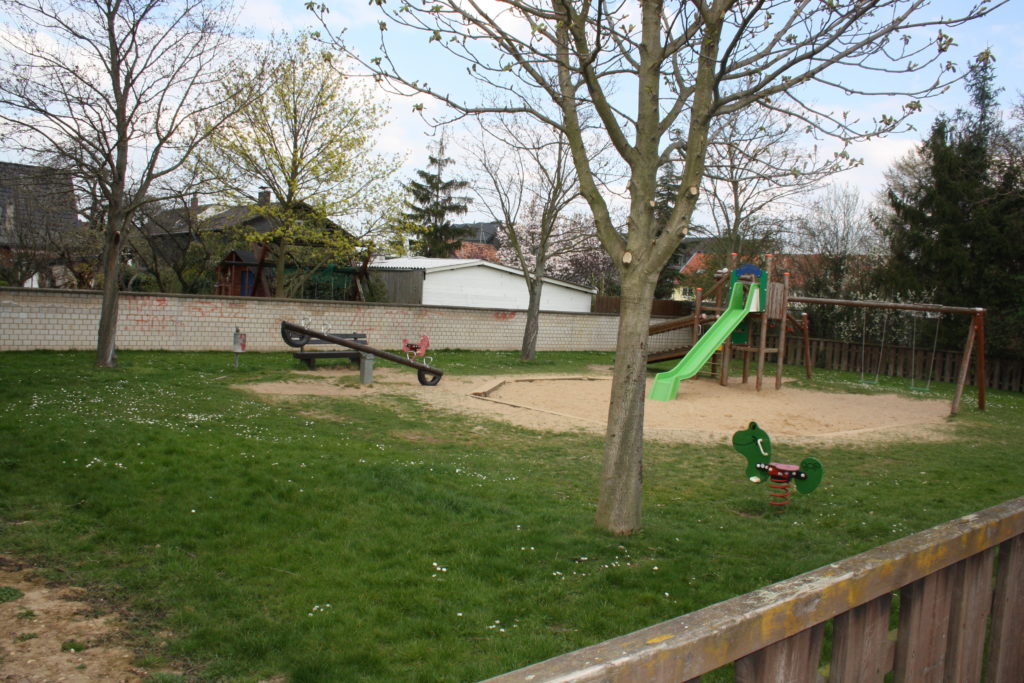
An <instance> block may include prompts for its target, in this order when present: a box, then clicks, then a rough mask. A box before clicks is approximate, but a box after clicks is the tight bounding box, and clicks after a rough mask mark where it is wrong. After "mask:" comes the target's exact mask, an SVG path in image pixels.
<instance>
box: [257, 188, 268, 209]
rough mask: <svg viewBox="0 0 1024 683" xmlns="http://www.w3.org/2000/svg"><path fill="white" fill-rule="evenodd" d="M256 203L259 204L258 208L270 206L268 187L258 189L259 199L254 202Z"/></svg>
mask: <svg viewBox="0 0 1024 683" xmlns="http://www.w3.org/2000/svg"><path fill="white" fill-rule="evenodd" d="M256 203H257V204H259V205H260V206H267V205H268V204H270V188H269V187H261V188H260V194H259V199H257V200H256Z"/></svg>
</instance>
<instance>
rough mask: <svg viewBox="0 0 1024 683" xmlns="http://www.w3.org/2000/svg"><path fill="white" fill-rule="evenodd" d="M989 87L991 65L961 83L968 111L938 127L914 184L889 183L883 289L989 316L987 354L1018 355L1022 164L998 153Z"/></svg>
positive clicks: (1023, 260)
mask: <svg viewBox="0 0 1024 683" xmlns="http://www.w3.org/2000/svg"><path fill="white" fill-rule="evenodd" d="M994 79H995V74H994V66H993V63H992V60H991V59H990V58H986V57H985V56H983V57H982V58H979V60H978V61H977V62H975V63H974V64H973V65H972V66H971V70H970V72H969V73H968V76H967V89H968V92H969V93H970V96H971V108H970V109H963V110H959V111H957V112H956V114H955V115H954V116H952V117H946V116H940V117H939V118H938V119H937V120H936V121H935V123H934V125H933V126H932V129H931V132H930V134H929V136H928V139H927V140H925V141H924V143H923V144H922V147H921V149H920V150H919V152H918V160H919V164H920V166H919V167H918V168H917V169H915V170H914V173H913V177H911V178H903V179H902V182H899V181H898V180H897V179H894V178H890V182H889V186H888V189H887V203H888V205H889V208H890V209H891V212H890V213H889V215H888V217H887V218H886V219H885V221H884V223H883V224H882V226H881V227H882V228H883V231H884V232H885V234H886V235H887V237H888V239H889V244H890V249H891V256H890V262H889V266H888V268H887V269H886V270H885V271H883V278H884V282H883V284H885V285H887V289H889V290H890V293H891V294H907V295H908V296H910V297H914V298H920V296H921V295H922V293H924V295H925V296H930V297H931V299H932V301H934V302H935V303H942V304H947V305H953V306H971V307H974V306H979V307H984V308H987V309H989V316H988V322H989V324H988V332H989V334H988V339H989V343H990V346H991V347H992V348H993V350H998V351H1003V352H1011V353H1022V352H1024V348H1022V342H1021V339H1022V338H1024V320H1022V316H1021V313H1020V303H1019V294H1018V292H1020V291H1021V287H1022V286H1024V276H1022V267H1024V244H1022V241H1021V239H1020V236H1021V234H1024V211H1022V209H1024V187H1022V183H1021V171H1022V169H1021V168H1020V164H1019V159H1020V156H1019V155H1006V154H1002V153H1000V151H999V150H1000V141H1005V140H1006V135H1007V131H1005V130H1004V129H1003V126H1002V123H1001V117H1000V115H999V109H998V104H997V97H998V94H999V90H998V89H996V88H995V86H994ZM1015 159H1016V161H1015ZM956 335H959V337H960V339H962V336H963V335H962V329H959V330H957V332H956ZM943 342H944V343H945V344H947V345H948V344H955V343H956V336H953V335H951V336H950V337H947V338H946V339H944V340H943Z"/></svg>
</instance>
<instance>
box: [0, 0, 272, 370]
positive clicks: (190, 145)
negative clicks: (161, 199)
mask: <svg viewBox="0 0 1024 683" xmlns="http://www.w3.org/2000/svg"><path fill="white" fill-rule="evenodd" d="M0 9H2V10H3V14H4V15H5V17H6V19H5V20H4V27H3V29H4V30H3V31H2V35H0V137H2V139H3V142H4V145H5V146H6V147H8V148H10V149H15V150H17V151H19V152H20V153H23V154H27V155H30V156H36V157H43V158H47V159H49V160H52V161H56V163H58V164H59V165H60V166H61V167H63V168H66V169H68V170H69V171H70V172H72V173H73V174H74V175H75V176H76V177H77V178H78V180H79V181H81V182H82V183H84V184H85V185H87V186H89V187H91V188H94V189H95V190H96V191H97V194H98V198H99V199H100V201H101V203H102V207H103V208H102V211H101V214H102V216H103V226H102V227H103V235H104V256H103V306H102V310H101V314H100V323H99V334H98V343H97V348H96V364H97V365H98V366H112V365H114V363H115V358H114V342H115V334H116V329H117V300H118V283H119V279H120V278H119V266H120V252H121V248H122V245H123V243H124V239H123V236H126V235H127V232H128V230H129V228H130V224H131V220H132V216H133V214H134V213H135V212H136V211H138V210H139V207H140V206H142V205H143V204H145V203H146V202H148V201H152V200H154V199H155V198H154V197H153V196H151V194H150V189H151V187H152V186H153V184H154V181H156V180H157V179H159V178H161V177H163V176H165V175H166V174H168V173H171V172H173V171H174V170H175V169H176V168H178V167H179V166H180V165H181V164H182V163H183V160H184V159H185V158H186V157H187V156H188V154H189V153H190V152H191V151H192V150H193V149H194V148H195V146H196V145H197V144H198V143H199V142H200V141H201V140H202V139H204V138H205V136H206V135H208V134H209V132H210V131H211V130H213V129H215V128H216V127H217V125H218V124H219V123H220V119H219V118H216V117H211V116H209V114H210V112H212V111H214V105H216V104H217V102H215V101H214V100H213V99H212V98H210V97H208V95H209V93H210V92H211V91H212V88H213V86H215V85H217V84H219V83H220V73H219V69H218V66H219V65H223V64H224V63H226V62H228V61H230V58H231V54H232V50H233V48H232V45H231V36H230V33H231V30H232V26H233V19H234V16H233V9H232V7H231V5H230V4H229V3H228V2H225V1H222V0H0ZM257 94H258V93H252V94H251V96H256V95H257ZM227 114H230V112H224V111H222V110H221V111H220V112H219V114H218V116H224V115H227Z"/></svg>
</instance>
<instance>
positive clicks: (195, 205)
mask: <svg viewBox="0 0 1024 683" xmlns="http://www.w3.org/2000/svg"><path fill="white" fill-rule="evenodd" d="M198 211H199V195H198V194H196V193H194V192H193V193H192V213H197V212H198Z"/></svg>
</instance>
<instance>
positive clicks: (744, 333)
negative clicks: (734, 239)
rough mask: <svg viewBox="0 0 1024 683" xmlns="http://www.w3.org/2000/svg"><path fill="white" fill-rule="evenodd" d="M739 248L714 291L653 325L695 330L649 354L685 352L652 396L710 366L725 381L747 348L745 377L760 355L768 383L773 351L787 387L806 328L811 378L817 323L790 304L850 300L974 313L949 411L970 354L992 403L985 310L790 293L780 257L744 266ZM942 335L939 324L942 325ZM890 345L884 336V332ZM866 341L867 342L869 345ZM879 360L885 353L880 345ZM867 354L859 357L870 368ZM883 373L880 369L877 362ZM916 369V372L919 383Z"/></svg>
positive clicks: (888, 307)
mask: <svg viewBox="0 0 1024 683" xmlns="http://www.w3.org/2000/svg"><path fill="white" fill-rule="evenodd" d="M737 260H738V256H737V254H735V253H734V254H732V255H731V256H730V264H729V268H728V269H724V270H723V271H722V272H721V273H720V274H719V277H718V279H717V281H716V282H715V284H714V285H713V286H712V287H711V288H709V289H708V291H707V292H704V291H702V290H701V289H700V288H698V289H697V291H696V296H695V299H694V302H693V310H692V312H691V314H690V315H688V316H686V317H684V318H679V319H677V320H671V321H668V322H663V323H658V324H656V325H652V326H651V327H650V328H649V330H648V334H649V335H651V336H654V335H658V334H664V333H667V332H673V331H676V330H680V329H688V330H689V331H690V338H691V343H690V344H689V345H688V346H684V347H680V348H675V349H670V350H667V351H659V352H655V353H652V354H650V355H649V356H648V357H647V362H648V363H656V362H660V361H666V360H674V359H677V358H680V359H682V360H681V361H680V362H679V364H677V365H676V367H675V368H673V369H672V370H670V371H668V372H665V373H659V374H658V375H657V376H656V377H655V384H654V387H653V388H652V391H651V395H650V398H651V399H653V400H661V401H669V400H672V399H674V398H675V397H676V391H677V389H678V385H679V382H680V381H682V380H684V379H689V378H690V377H694V376H696V375H697V374H698V373H699V372H700V371H702V370H704V369H705V368H706V367H708V368H710V372H711V374H712V375H716V376H717V377H718V380H719V382H720V383H721V384H722V385H723V386H725V385H726V384H728V381H729V369H730V365H731V361H732V359H733V357H734V354H742V360H743V370H742V375H743V382H744V383H746V382H748V381H749V378H750V372H751V367H750V365H751V361H752V360H756V366H755V370H754V376H755V384H756V387H757V390H758V391H760V390H761V386H762V384H763V380H764V367H765V361H766V357H767V356H768V354H773V355H774V357H775V361H776V366H775V388H776V389H779V388H781V387H782V373H783V366H784V363H785V358H786V342H787V333H788V332H791V331H799V332H800V334H801V336H802V341H803V349H802V350H803V353H802V354H800V355H801V356H802V360H803V365H804V369H805V372H806V374H807V378H808V379H810V378H811V376H812V368H813V366H814V362H813V359H812V357H811V342H810V322H809V319H808V316H807V313H805V312H797V313H795V312H793V311H790V310H789V309H790V305H791V304H795V305H797V306H805V305H810V304H814V305H826V306H851V307H858V308H864V309H879V310H883V311H909V312H912V313H915V314H919V315H920V314H927V315H946V314H950V315H969V316H971V322H970V324H969V326H968V331H967V337H966V340H965V343H964V348H963V352H962V354H961V355H960V358H959V363H958V370H957V373H956V390H955V392H954V395H953V400H952V405H951V408H950V414H953V415H955V414H956V413H957V412H958V411H959V409H960V402H961V399H962V397H963V390H964V386H965V385H966V382H967V375H968V372H969V370H970V365H971V357H972V355H974V357H975V358H976V371H975V376H976V380H977V386H978V409H979V410H984V409H985V383H986V380H985V309H984V308H966V307H959V306H944V305H941V304H921V303H895V302H888V301H856V300H849V299H822V298H815V297H804V296H791V294H790V291H789V273H783V275H782V281H781V282H777V281H773V280H772V262H773V260H774V259H773V256H772V255H771V254H767V255H766V256H765V259H764V261H765V266H764V269H761V268H758V267H757V266H754V265H743V266H738V267H737ZM936 338H937V330H936ZM883 344H884V339H883ZM862 347H863V344H862ZM935 353H936V349H935V348H934V346H933V348H932V351H931V358H932V363H929V368H928V371H927V377H928V379H927V381H928V383H929V384H930V381H931V379H930V378H931V371H932V367H931V366H932V364H933V362H934V357H935ZM878 358H879V363H880V362H881V352H879V356H878ZM864 364H865V359H864V358H863V351H862V358H861V361H860V365H861V368H862V369H863V367H864ZM876 375H877V369H876ZM913 377H914V376H913V374H911V378H912V382H913Z"/></svg>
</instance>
